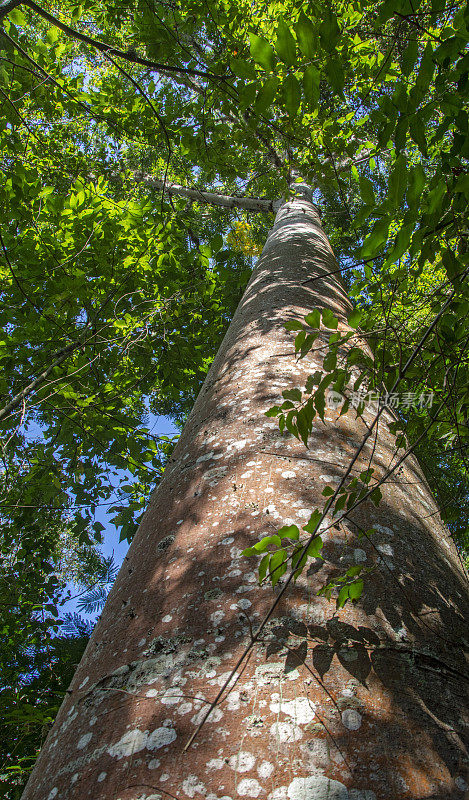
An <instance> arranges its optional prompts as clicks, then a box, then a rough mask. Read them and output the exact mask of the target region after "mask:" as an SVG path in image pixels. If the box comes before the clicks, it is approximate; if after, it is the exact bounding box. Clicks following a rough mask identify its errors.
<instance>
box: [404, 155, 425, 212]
mask: <svg viewBox="0 0 469 800" xmlns="http://www.w3.org/2000/svg"><path fill="white" fill-rule="evenodd" d="M424 186H425V172H424V170H423V167H422V166H421V164H417V165H416V166H414V167H411V168H410V170H409V182H408V189H407V202H408V204H409V206H413V205H415V204H416V203H417V201H418V199H419V197H420V195H421V194H422V191H423V188H424Z"/></svg>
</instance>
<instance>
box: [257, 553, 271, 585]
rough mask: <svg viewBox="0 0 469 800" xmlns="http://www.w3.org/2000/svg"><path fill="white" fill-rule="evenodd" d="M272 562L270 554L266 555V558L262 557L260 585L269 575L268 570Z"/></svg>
mask: <svg viewBox="0 0 469 800" xmlns="http://www.w3.org/2000/svg"><path fill="white" fill-rule="evenodd" d="M269 561H270V553H266V554H265V556H263V557H262V559H261V563H260V564H259V584H261V583H262V581H263V580H264V578H265V576H266V575H267V568H268V566H269Z"/></svg>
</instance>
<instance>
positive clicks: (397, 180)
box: [388, 153, 407, 207]
mask: <svg viewBox="0 0 469 800" xmlns="http://www.w3.org/2000/svg"><path fill="white" fill-rule="evenodd" d="M406 187H407V161H406V158H405V156H404V154H403V153H401V154H400V155H399V156H398V157H397V159H396V162H395V165H394V168H393V170H392V172H391V175H390V176H389V184H388V197H389V199H390V200H391V201H392V202H393V203H394V205H395V206H396V207H398V206H400V204H401V203H402V200H403V199H404V195H405V191H406Z"/></svg>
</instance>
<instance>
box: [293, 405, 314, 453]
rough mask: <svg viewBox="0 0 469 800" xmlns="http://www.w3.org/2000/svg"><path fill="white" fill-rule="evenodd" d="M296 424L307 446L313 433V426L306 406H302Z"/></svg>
mask: <svg viewBox="0 0 469 800" xmlns="http://www.w3.org/2000/svg"><path fill="white" fill-rule="evenodd" d="M296 425H297V428H298V433H299V434H300V437H301V441H302V442H303V444H304V446H305V447H308V436H309V434H310V433H311V427H310V423H309V415H308V413H307V412H306V409H305V408H302V409H301V410H300V411H299V412H298V414H297V417H296Z"/></svg>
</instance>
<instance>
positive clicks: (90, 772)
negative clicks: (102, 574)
mask: <svg viewBox="0 0 469 800" xmlns="http://www.w3.org/2000/svg"><path fill="white" fill-rule="evenodd" d="M334 269H337V264H336V261H335V259H334V256H333V253H332V251H331V248H330V245H329V243H328V240H327V238H326V236H325V234H324V232H323V230H322V228H321V225H320V221H319V217H318V215H317V211H316V209H315V208H314V206H313V205H312V204H311V202H309V198H308V195H307V193H306V190H304V191H303V194H301V193H300V194H299V195H298V196H297V197H295V198H294V199H292V200H290V201H289V202H287V203H286V204H284V205H283V206H282V207H281V208H280V210H279V212H278V214H277V218H276V221H275V226H274V228H273V230H272V231H271V233H270V235H269V237H268V239H267V242H266V245H265V248H264V250H263V253H262V256H261V257H260V259H259V262H258V264H257V267H256V269H255V271H254V273H253V275H252V278H251V281H250V283H249V285H248V287H247V289H246V293H245V295H244V297H243V299H242V301H241V303H240V305H239V307H238V310H237V312H236V314H235V316H234V319H233V321H232V323H231V326H230V328H229V330H228V332H227V334H226V336H225V339H224V341H223V343H222V345H221V347H220V350H219V352H218V355H217V357H216V359H215V361H214V364H213V366H212V368H211V370H210V373H209V375H208V376H207V379H206V381H205V383H204V385H203V387H202V390H201V392H200V394H199V397H198V399H197V402H196V404H195V406H194V409H193V411H192V413H191V415H190V417H189V419H188V421H187V424H186V426H185V428H184V432H183V434H182V436H181V438H180V441H179V443H178V445H177V447H176V449H175V451H174V455H173V458H172V459H171V461H170V463H169V464H168V467H167V469H166V472H165V476H164V479H163V481H162V482H161V484H160V486H159V487H158V490H157V491H156V492H155V493H154V495H153V497H152V500H151V502H150V505H149V508H148V510H147V512H146V515H145V517H144V519H143V521H142V524H141V526H140V529H139V531H138V534H137V536H136V538H135V540H134V542H133V543H132V546H131V548H130V550H129V553H128V556H127V557H126V559H125V561H124V564H123V566H122V569H121V570H120V573H119V576H118V578H117V580H116V583H115V585H114V587H113V589H112V592H111V594H110V596H109V599H108V601H107V603H106V607H105V609H104V611H103V614H102V617H101V619H100V621H99V623H98V625H97V627H96V629H95V631H94V633H93V636H92V637H91V641H90V643H89V645H88V648H87V650H86V652H85V654H84V656H83V659H82V661H81V664H80V665H79V668H78V670H77V673H76V675H75V678H74V680H73V682H72V685H71V689H70V691H69V695H68V696H67V698H66V700H65V702H64V703H63V705H62V707H61V709H60V712H59V714H58V717H57V720H56V722H55V725H54V727H53V729H52V731H51V732H50V734H49V737H48V739H47V742H46V744H45V746H44V748H43V751H42V753H41V756H40V757H39V759H38V762H37V765H36V768H35V771H34V773H33V775H32V777H31V779H30V781H29V784H28V786H27V789H26V791H25V794H24V800H53V798H55V797H56V798H67V800H68V799H70V800H74V799H75V798H76V800H78V798H80V800H84V798H93V800H98V798H99V800H137V798H147V800H150V798H154V799H155V800H156V798H160V797H161V798H178V800H187V798H195V799H196V800H200V799H201V798H206V800H216V799H217V798H220V799H221V798H223V800H229V798H232V799H233V800H237V799H238V798H243V797H247V798H260V800H264V799H266V800H325V798H327V800H347V798H348V800H374V798H376V799H377V800H399V799H400V798H402V799H404V798H419V799H421V800H423V798H425V799H426V800H429V799H430V798H433V799H434V800H449V798H459V797H461V798H462V797H463V796H464V790H465V787H466V783H465V778H466V777H467V775H466V770H467V765H468V762H467V751H466V750H465V749H464V743H463V738H464V730H465V727H464V726H465V724H466V723H465V722H464V720H463V716H464V713H465V710H464V707H465V703H464V695H465V694H466V687H467V669H466V665H465V661H464V656H463V650H462V648H463V644H464V640H463V639H462V636H463V631H464V611H463V609H464V608H467V606H464V593H465V580H464V575H463V573H462V570H461V567H460V565H459V562H458V558H457V554H456V550H455V547H454V545H453V542H452V540H451V538H450V537H449V535H448V532H447V531H446V529H445V528H444V526H443V525H442V523H441V521H440V519H439V517H438V513H437V509H436V506H435V502H434V500H433V498H432V496H431V494H430V491H429V489H428V486H427V484H426V482H425V480H424V478H423V475H422V472H421V470H420V468H419V466H418V465H417V463H416V461H415V460H414V459H413V458H409V460H408V461H407V462H406V464H405V466H404V467H403V468H401V469H400V471H399V472H398V473H397V474H395V475H394V476H393V479H392V481H391V482H389V483H388V484H386V485H385V487H384V488H383V500H382V502H381V505H380V506H379V508H375V507H374V506H373V505H370V504H369V503H365V504H363V505H362V506H361V507H360V508H359V509H357V510H356V512H355V515H354V520H355V522H357V523H358V524H359V525H361V526H362V527H363V528H365V529H369V528H371V527H372V526H374V528H375V529H376V531H377V532H376V534H375V535H374V537H373V538H371V539H370V540H368V539H366V538H364V539H361V540H360V541H358V540H357V533H356V531H357V527H356V525H355V524H352V523H351V522H347V523H346V524H343V523H340V526H339V528H337V529H336V528H333V529H329V530H328V532H327V533H325V534H324V537H323V538H324V541H325V545H324V551H323V552H324V556H325V561H324V562H317V563H316V564H315V565H314V564H313V567H312V568H311V569H310V570H309V571H308V574H304V575H303V576H302V577H301V578H300V579H299V581H298V582H297V584H296V585H295V586H293V584H292V585H291V586H290V587H289V589H288V591H287V592H286V593H285V596H284V597H283V598H282V600H281V602H280V604H279V606H278V607H277V609H276V612H275V615H274V618H272V619H271V620H270V621H269V623H268V625H267V626H266V628H265V630H264V632H263V634H262V636H261V637H260V640H259V641H258V642H257V643H256V644H255V646H254V647H253V648H252V649H251V651H250V653H249V655H248V657H247V658H246V659H245V660H244V662H243V663H242V665H241V666H240V667H239V668H238V669H237V671H236V679H235V682H233V683H232V684H231V686H232V688H231V691H227V692H226V693H225V697H224V698H223V699H222V700H221V702H220V703H219V704H218V705H217V706H216V707H215V709H214V710H213V711H212V713H211V714H210V716H209V717H208V719H207V721H206V722H205V723H204V725H203V726H202V728H201V730H200V731H199V732H198V734H197V736H196V738H195V740H194V741H193V743H192V744H191V746H190V747H189V748H188V749H187V751H185V752H184V746H185V745H186V743H187V742H188V740H189V738H190V736H191V735H192V733H193V732H194V730H195V729H196V727H197V725H198V723H199V722H200V721H201V719H202V718H203V716H204V714H205V711H206V709H207V702H208V701H210V700H212V699H213V698H214V697H215V696H216V694H217V692H218V691H219V688H220V687H221V686H222V685H223V682H224V681H225V680H226V678H227V676H228V675H229V672H230V670H231V669H232V668H233V667H234V666H235V665H236V663H237V661H238V659H239V657H240V655H241V654H242V652H243V650H244V648H246V646H247V645H249V642H250V626H251V625H252V628H253V629H254V630H255V629H256V626H257V625H258V623H259V621H260V620H261V619H262V617H263V616H264V615H265V614H266V612H267V611H268V609H269V607H270V605H271V604H272V601H273V600H274V599H275V593H277V594H278V592H279V588H280V586H281V584H282V582H280V584H278V586H277V587H276V589H275V593H273V592H272V589H271V588H270V587H269V586H263V587H261V588H259V587H258V585H257V580H256V578H257V576H256V565H255V563H254V560H253V559H251V560H248V559H246V558H245V557H243V556H242V555H241V551H242V550H243V548H245V547H247V546H249V545H252V544H254V543H255V542H256V541H258V539H259V538H261V536H262V535H266V534H269V533H275V532H276V531H277V530H278V528H279V527H280V526H281V525H283V524H285V523H297V524H298V525H299V526H300V527H301V525H302V524H304V523H305V522H306V520H307V519H308V517H309V515H310V513H311V511H312V510H313V509H314V508H315V507H322V501H323V499H324V498H322V497H321V492H322V490H323V488H324V486H325V484H326V483H329V484H330V483H331V482H334V481H338V479H339V478H340V476H341V475H342V474H343V472H344V469H345V468H346V466H347V464H348V461H349V458H350V457H351V456H352V455H353V454H354V452H355V450H356V448H357V445H358V444H359V442H360V441H361V439H362V437H363V434H364V432H365V430H366V429H365V425H364V422H363V421H362V420H360V419H355V413H353V412H352V411H350V412H349V413H347V414H346V415H344V416H342V417H341V418H340V419H336V417H337V413H336V412H332V411H330V412H327V413H326V422H325V424H323V423H322V422H317V423H315V426H314V430H313V434H312V437H311V440H310V445H309V449H308V450H306V449H305V447H304V446H303V445H301V444H300V443H299V442H298V441H297V440H296V439H294V438H293V437H291V436H290V435H286V434H280V432H279V430H278V426H277V422H276V421H273V420H271V419H269V418H267V417H265V415H264V412H265V411H266V410H267V409H268V408H269V407H270V406H272V405H273V404H274V403H275V402H278V401H279V398H280V399H281V391H282V390H283V389H286V388H291V387H292V386H300V387H301V386H303V385H304V383H305V380H306V376H307V374H309V373H310V372H311V371H314V369H315V363H314V362H315V358H317V354H316V356H315V355H314V354H312V355H311V356H310V357H307V358H305V359H304V360H302V361H299V362H296V361H295V358H294V355H293V352H292V337H291V334H289V333H287V332H286V331H285V330H284V322H285V321H286V320H287V319H301V318H302V317H303V316H304V315H305V314H306V313H308V312H309V311H310V310H311V309H312V308H313V307H318V306H320V307H321V306H327V307H329V308H331V309H332V310H333V311H334V313H335V314H336V315H338V316H339V318H340V320H341V327H342V329H344V330H346V328H347V324H346V316H347V314H348V313H349V311H350V308H351V306H350V303H349V301H348V299H347V297H346V294H345V291H344V288H343V286H342V283H341V281H340V278H338V277H337V275H331V276H326V277H320V276H321V275H324V274H325V273H326V272H328V271H331V270H334ZM312 276H319V279H318V280H316V281H314V282H312V283H306V284H305V283H304V282H305V281H307V279H309V278H311V277H312ZM320 363H321V362H320V361H318V365H319V364H320ZM386 419H387V420H389V419H390V417H389V416H387V415H383V417H382V418H381V422H380V426H379V431H378V437H377V441H376V442H375V441H373V442H372V439H373V437H371V438H370V439H369V440H368V443H367V446H366V447H365V450H364V452H363V453H362V456H361V457H360V460H359V462H358V463H357V464H356V470H355V474H356V473H358V471H360V470H362V469H364V468H366V467H367V466H369V461H370V459H373V466H374V467H375V469H376V474H377V475H378V476H379V475H381V474H383V473H384V471H385V469H386V467H387V466H388V464H389V462H390V461H391V460H392V455H393V452H394V447H393V437H392V436H391V435H390V433H389V432H388V430H387V427H386V424H385V420H386ZM365 559H367V561H368V563H369V564H370V565H373V564H374V565H375V567H376V568H375V570H374V572H372V573H371V575H370V576H369V578H368V579H367V583H366V588H365V593H364V595H363V597H362V600H361V601H360V602H358V603H357V604H356V605H353V606H352V605H351V604H349V605H347V606H346V607H345V609H343V610H342V611H341V612H339V613H336V612H335V601H334V600H332V601H328V600H326V599H325V598H323V597H317V596H316V591H317V589H318V588H319V587H320V586H321V585H322V584H323V583H324V581H325V577H326V576H328V575H333V574H335V573H337V567H338V566H339V567H340V568H341V569H343V566H344V564H346V563H360V562H362V561H364V560H365ZM321 565H322V566H321ZM466 635H467V634H466Z"/></svg>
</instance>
